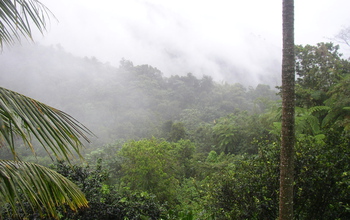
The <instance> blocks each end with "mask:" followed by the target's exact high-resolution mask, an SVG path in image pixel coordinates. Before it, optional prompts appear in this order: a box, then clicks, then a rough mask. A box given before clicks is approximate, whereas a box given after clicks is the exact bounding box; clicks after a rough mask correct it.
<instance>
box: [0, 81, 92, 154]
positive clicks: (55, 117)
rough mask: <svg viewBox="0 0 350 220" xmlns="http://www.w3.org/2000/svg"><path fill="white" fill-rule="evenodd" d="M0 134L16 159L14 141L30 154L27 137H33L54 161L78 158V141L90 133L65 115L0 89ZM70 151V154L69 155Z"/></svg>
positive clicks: (79, 147) (29, 141) (32, 100)
mask: <svg viewBox="0 0 350 220" xmlns="http://www.w3.org/2000/svg"><path fill="white" fill-rule="evenodd" d="M0 125H1V126H0V134H1V136H2V137H3V139H2V140H1V146H3V145H4V144H5V143H6V144H7V145H8V146H9V147H10V149H11V151H12V153H13V155H14V157H15V158H16V157H17V155H16V150H15V140H16V139H15V137H20V138H22V140H23V141H24V143H25V144H26V145H27V146H29V147H30V148H31V149H32V151H33V152H34V149H33V146H32V144H31V142H32V141H31V137H32V136H34V137H35V138H36V139H37V140H38V141H39V142H40V143H41V145H42V146H43V147H44V148H45V150H46V151H47V152H48V153H50V152H52V153H53V154H54V156H55V157H56V158H58V159H61V157H64V158H65V159H67V160H69V156H71V155H73V153H77V154H78V155H79V156H81V155H80V149H81V147H82V146H83V143H82V141H81V140H80V139H81V138H82V139H83V140H85V141H87V142H89V139H88V138H87V136H86V135H88V134H89V135H92V133H91V131H90V130H89V129H87V128H86V127H85V126H83V125H82V124H80V123H79V122H78V121H76V120H75V119H74V118H72V117H71V116H69V115H68V114H66V113H64V112H62V111H60V110H58V109H55V108H52V107H50V106H48V105H45V104H43V103H41V102H38V101H36V100H34V99H31V98H29V97H27V96H24V95H21V94H19V93H17V92H14V91H11V90H8V89H5V88H1V87H0ZM72 150H73V151H72Z"/></svg>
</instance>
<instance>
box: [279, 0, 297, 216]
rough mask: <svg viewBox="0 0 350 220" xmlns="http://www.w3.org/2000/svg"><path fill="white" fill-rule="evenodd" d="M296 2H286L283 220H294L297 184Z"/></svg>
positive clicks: (287, 0)
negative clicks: (295, 135) (294, 200)
mask: <svg viewBox="0 0 350 220" xmlns="http://www.w3.org/2000/svg"><path fill="white" fill-rule="evenodd" d="M294 84H295V56H294V0H283V58H282V144H281V155H280V159H281V161H280V196H279V220H289V219H293V182H294V143H295V140H294V138H295V137H294V129H295V128H294V110H295V94H294V93H295V92H294Z"/></svg>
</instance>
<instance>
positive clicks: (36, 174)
mask: <svg viewBox="0 0 350 220" xmlns="http://www.w3.org/2000/svg"><path fill="white" fill-rule="evenodd" d="M23 200H25V201H28V202H29V204H30V205H31V208H32V209H33V210H34V211H36V212H39V213H40V214H41V215H42V214H43V213H46V214H49V215H50V216H52V217H56V218H57V217H58V216H57V212H56V208H57V206H59V205H61V206H62V207H63V209H64V205H67V206H69V207H70V208H71V209H72V210H76V209H77V208H79V207H86V206H87V200H86V198H85V196H84V194H83V193H82V192H81V191H80V190H79V188H78V187H77V186H76V185H75V184H74V183H72V182H71V181H69V180H68V179H66V178H65V177H63V176H62V175H60V174H58V173H57V172H55V171H53V170H50V169H48V168H46V167H43V166H40V165H37V164H33V163H28V162H20V161H9V160H0V201H1V202H0V205H1V206H2V205H4V203H8V204H10V206H11V207H12V211H13V214H14V215H17V214H18V213H17V212H16V210H17V209H18V206H22V209H23V210H24V208H23ZM1 203H2V204H1Z"/></svg>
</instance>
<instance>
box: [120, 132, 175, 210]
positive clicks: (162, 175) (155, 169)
mask: <svg viewBox="0 0 350 220" xmlns="http://www.w3.org/2000/svg"><path fill="white" fill-rule="evenodd" d="M173 151H174V145H173V144H171V143H169V142H166V141H162V140H157V139H155V138H152V139H149V140H146V139H145V140H140V141H130V142H127V143H125V144H124V145H123V148H122V149H121V151H120V152H119V156H121V157H122V158H124V159H125V160H124V162H123V163H122V168H121V172H122V173H123V177H122V179H121V180H122V182H123V183H124V184H125V185H126V186H128V187H130V189H131V190H139V191H147V192H149V193H152V194H155V195H156V196H157V199H159V200H160V201H161V202H169V203H174V202H175V195H176V189H177V187H178V184H179V181H178V179H177V178H176V176H177V173H178V172H179V167H178V164H177V160H176V157H174V156H173V155H172V152H173Z"/></svg>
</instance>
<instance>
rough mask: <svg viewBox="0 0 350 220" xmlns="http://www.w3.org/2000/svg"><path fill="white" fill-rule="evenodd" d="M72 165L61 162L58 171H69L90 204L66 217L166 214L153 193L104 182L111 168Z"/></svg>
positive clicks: (156, 216)
mask: <svg viewBox="0 0 350 220" xmlns="http://www.w3.org/2000/svg"><path fill="white" fill-rule="evenodd" d="M101 163H102V161H99V162H98V163H97V164H96V166H93V167H89V166H85V167H82V166H77V165H75V166H74V167H71V166H70V165H65V164H64V163H62V162H59V163H58V164H57V165H56V169H57V170H58V172H60V173H62V174H63V175H66V176H67V178H69V179H71V180H72V181H73V182H75V183H76V184H77V185H78V186H80V187H81V188H82V190H83V192H84V193H85V195H86V197H87V199H88V201H89V207H88V208H85V209H80V210H78V211H77V212H71V211H68V212H62V213H61V214H62V217H63V218H64V219H67V220H68V219H70V220H74V219H76V220H78V219H86V220H95V219H106V220H108V219H111V220H112V219H123V220H124V219H153V220H157V219H161V218H163V216H165V215H166V209H165V208H164V207H163V205H161V204H160V203H159V202H158V201H157V200H156V198H155V196H154V195H152V194H149V193H147V192H143V191H136V190H134V191H131V190H130V189H128V188H122V189H119V188H115V187H113V186H109V185H106V184H105V180H106V178H107V176H108V174H109V173H108V171H107V170H105V169H104V168H103V167H102V166H101Z"/></svg>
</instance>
